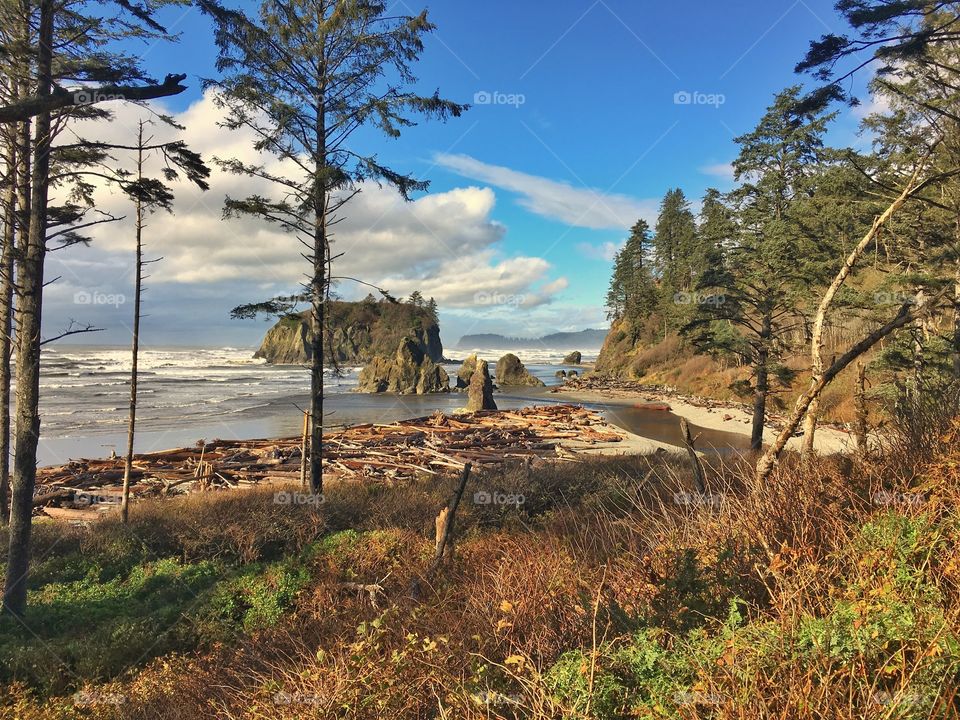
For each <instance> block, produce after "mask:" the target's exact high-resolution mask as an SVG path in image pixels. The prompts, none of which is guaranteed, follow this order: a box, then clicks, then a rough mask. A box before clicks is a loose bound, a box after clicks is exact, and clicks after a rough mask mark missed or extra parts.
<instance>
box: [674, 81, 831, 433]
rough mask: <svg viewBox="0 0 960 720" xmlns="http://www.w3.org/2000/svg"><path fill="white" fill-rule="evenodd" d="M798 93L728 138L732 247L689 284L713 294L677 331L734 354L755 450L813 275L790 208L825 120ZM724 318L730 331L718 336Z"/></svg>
mask: <svg viewBox="0 0 960 720" xmlns="http://www.w3.org/2000/svg"><path fill="white" fill-rule="evenodd" d="M799 97H800V96H799V88H798V87H791V88H788V89H786V90H784V91H783V92H781V93H779V94H778V95H777V96H776V97H775V99H774V102H773V104H772V105H771V106H770V107H769V108H767V111H766V113H765V114H764V116H763V117H762V118H761V120H760V122H759V124H758V125H757V127H756V129H754V130H753V131H752V132H750V133H747V134H746V135H743V136H741V137H739V138H737V139H736V142H737V143H738V144H739V145H740V154H739V155H738V157H737V159H736V161H735V162H734V173H735V178H736V180H737V181H738V182H740V186H739V187H738V188H737V189H736V190H734V191H733V192H732V193H731V196H730V197H731V200H732V201H733V204H734V207H735V210H736V220H737V235H736V243H735V245H734V246H732V247H731V248H730V250H729V252H728V253H727V260H726V263H724V264H723V265H722V266H720V267H711V268H709V269H708V270H707V272H705V273H704V275H703V278H702V279H701V281H700V283H699V287H700V288H702V289H705V290H710V291H712V292H713V294H712V295H711V296H709V298H708V299H709V301H707V302H701V303H698V304H697V306H696V314H695V316H694V318H693V319H692V320H691V321H690V322H689V323H688V324H687V325H685V326H684V328H683V332H684V334H686V335H688V336H690V337H692V339H693V342H694V345H695V346H696V347H697V348H698V349H699V350H701V351H706V352H726V353H732V354H735V355H739V356H740V357H741V358H742V359H743V361H744V363H745V364H747V365H749V366H750V367H751V370H752V378H751V380H750V381H747V382H743V383H739V384H738V385H737V386H736V387H735V389H737V390H738V391H739V392H741V393H742V394H744V395H747V394H749V395H752V397H753V427H752V431H751V440H750V444H751V447H752V448H753V449H754V450H759V449H760V448H761V446H762V444H763V428H764V421H765V418H766V410H767V399H768V396H769V395H770V393H771V392H774V391H775V390H776V387H775V386H774V384H773V381H776V383H777V384H778V385H779V386H780V387H788V386H789V384H790V383H791V382H792V380H793V376H794V373H793V372H792V371H791V370H790V369H789V368H788V367H787V366H786V365H785V364H784V363H783V357H784V353H785V351H786V349H787V342H786V338H787V336H788V335H789V333H790V332H791V331H792V330H793V329H795V328H796V327H798V326H802V325H803V318H802V316H801V315H800V311H801V310H802V308H803V306H804V298H805V296H806V294H807V293H808V291H809V286H810V284H811V283H812V282H814V281H816V280H817V278H818V277H819V275H818V270H819V266H818V263H817V258H818V257H819V256H820V255H821V253H820V252H819V249H818V247H817V245H816V243H815V242H813V239H812V238H810V237H807V236H805V235H804V234H803V233H802V232H801V231H802V225H801V224H800V223H799V222H798V221H797V219H796V217H795V209H796V203H797V202H798V200H799V199H800V198H802V197H803V196H804V195H805V194H806V193H807V192H809V191H811V190H812V188H813V186H814V180H815V178H816V177H817V174H818V173H820V172H821V171H822V164H823V163H824V162H825V161H826V159H827V154H826V153H825V152H824V148H823V141H822V136H823V133H824V132H825V130H826V125H827V122H828V121H829V119H830V116H828V115H825V114H824V113H823V112H822V111H820V110H812V111H811V110H808V109H805V108H803V107H802V105H801V104H800V103H799V102H798V101H799ZM718 320H719V321H725V322H726V325H727V326H732V327H733V328H735V329H736V332H735V333H730V332H721V331H720V330H721V328H723V325H724V323H719V324H718V323H717V322H716V321H718Z"/></svg>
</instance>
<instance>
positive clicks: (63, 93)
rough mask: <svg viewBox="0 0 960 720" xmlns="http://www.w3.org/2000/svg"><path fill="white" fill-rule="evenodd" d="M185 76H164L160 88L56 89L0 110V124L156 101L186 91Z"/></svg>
mask: <svg viewBox="0 0 960 720" xmlns="http://www.w3.org/2000/svg"><path fill="white" fill-rule="evenodd" d="M186 77H187V76H186V75H167V77H166V78H164V81H163V83H161V84H159V85H141V86H137V87H131V86H129V85H101V86H99V87H95V88H77V89H76V90H74V91H72V92H71V91H69V90H63V89H61V88H57V89H56V90H55V91H51V92H49V93H39V92H38V93H37V95H35V96H34V97H28V98H24V99H22V100H19V101H17V102H14V103H11V104H10V105H4V106H2V107H0V123H12V122H22V121H24V120H29V119H30V118H32V117H37V116H39V115H43V114H45V113H46V114H50V113H52V112H54V111H56V110H62V109H63V108H67V107H78V106H83V105H95V104H97V103H102V102H108V101H110V100H129V101H140V100H156V99H157V98H162V97H170V96H171V95H179V94H180V93H182V92H184V91H185V90H186V89H187V86H186V85H182V84H181V82H182V81H183V80H185V79H186Z"/></svg>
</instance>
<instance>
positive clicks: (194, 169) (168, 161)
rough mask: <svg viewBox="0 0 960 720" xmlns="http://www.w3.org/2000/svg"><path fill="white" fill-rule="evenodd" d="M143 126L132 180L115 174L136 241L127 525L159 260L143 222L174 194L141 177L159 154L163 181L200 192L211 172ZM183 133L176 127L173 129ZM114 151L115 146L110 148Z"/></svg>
mask: <svg viewBox="0 0 960 720" xmlns="http://www.w3.org/2000/svg"><path fill="white" fill-rule="evenodd" d="M166 122H167V123H168V124H171V125H173V123H172V121H170V120H169V119H166ZM144 125H145V122H144V121H143V120H141V121H140V123H139V125H138V128H137V144H136V146H135V148H130V149H135V150H136V153H137V159H136V170H135V172H134V174H133V176H132V179H128V173H126V172H123V171H121V172H120V173H118V175H119V178H118V180H119V182H120V186H121V189H122V190H123V192H124V193H125V194H126V195H127V197H129V198H130V199H131V201H133V205H134V210H135V218H134V237H135V241H136V245H135V251H134V252H135V254H134V290H133V330H132V335H133V337H132V339H131V350H130V356H131V364H130V412H129V415H128V420H127V452H126V455H125V457H124V464H123V493H122V496H121V500H120V518H121V520H122V521H123V522H127V519H128V517H129V512H130V475H131V473H132V471H133V446H134V439H135V436H136V426H137V380H138V372H137V370H138V364H139V359H140V318H141V310H140V308H141V300H142V297H143V281H144V279H145V278H144V274H143V269H144V266H145V265H147V264H150V263H154V262H158V260H159V258H156V259H154V260H144V258H143V230H144V227H145V224H144V220H145V217H146V215H147V214H148V213H152V212H154V211H156V210H166V211H168V212H170V211H172V206H173V193H172V192H171V190H170V188H169V187H167V186H166V185H165V184H164V183H163V182H162V181H161V180H157V179H155V178H148V177H146V175H145V174H144V171H145V165H146V162H147V160H148V158H149V156H150V155H151V154H153V153H159V154H160V155H162V157H163V159H164V168H163V176H164V179H165V180H168V181H171V180H175V179H177V178H178V177H179V174H178V172H177V171H178V170H179V171H181V172H183V173H184V174H185V175H186V177H187V179H188V180H190V181H191V182H193V183H194V184H195V185H197V187H199V188H200V189H201V190H207V189H208V188H209V185H208V184H207V178H208V177H210V169H209V168H208V167H207V166H206V165H204V164H203V161H202V160H201V159H200V156H199V155H197V154H196V153H194V152H193V151H191V150H189V149H188V148H187V147H186V145H185V144H184V143H183V142H180V141H172V142H165V143H153V140H152V138H146V139H145V138H144V136H143V128H144ZM174 127H177V128H178V129H182V128H181V127H180V126H178V125H174ZM112 147H113V148H114V149H116V148H117V146H112Z"/></svg>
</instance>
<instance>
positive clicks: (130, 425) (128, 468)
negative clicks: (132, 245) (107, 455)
mask: <svg viewBox="0 0 960 720" xmlns="http://www.w3.org/2000/svg"><path fill="white" fill-rule="evenodd" d="M137 181H138V182H142V181H143V121H142V120H141V121H140V128H139V131H138V133H137ZM136 207H137V217H136V242H137V249H136V255H137V257H136V267H135V271H136V279H135V280H134V289H133V344H132V347H131V349H130V357H131V365H130V416H129V420H128V422H127V454H126V457H125V458H124V462H123V494H122V497H121V500H120V520H121V521H122V522H124V523H125V522H127V520H128V519H129V517H130V475H131V473H132V472H133V445H134V439H135V436H136V428H137V368H138V363H139V360H140V299H141V295H142V294H143V200H142V198H141V197H140V196H139V195H138V196H137V200H136Z"/></svg>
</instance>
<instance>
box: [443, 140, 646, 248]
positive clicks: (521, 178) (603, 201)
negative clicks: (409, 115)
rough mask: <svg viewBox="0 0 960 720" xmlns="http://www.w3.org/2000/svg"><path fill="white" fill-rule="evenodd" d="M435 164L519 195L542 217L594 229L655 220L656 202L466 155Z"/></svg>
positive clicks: (448, 156) (622, 227)
mask: <svg viewBox="0 0 960 720" xmlns="http://www.w3.org/2000/svg"><path fill="white" fill-rule="evenodd" d="M434 159H435V161H436V163H437V164H438V165H440V166H441V167H444V168H446V169H448V170H450V171H452V172H454V173H456V174H458V175H461V176H462V177H465V178H469V179H471V180H478V181H480V182H485V183H489V184H491V185H493V186H495V187H498V188H501V189H503V190H509V191H510V192H515V193H517V194H518V195H519V196H520V199H519V201H518V202H519V203H520V205H521V206H523V207H524V208H526V209H527V210H529V211H531V212H533V213H536V214H537V215H540V216H542V217H546V218H550V219H551V220H559V221H560V222H563V223H566V224H568V225H573V226H576V227H583V228H591V229H594V230H605V229H612V230H622V229H625V228H629V227H630V226H631V225H633V224H634V223H635V222H636V221H637V218H644V219H645V220H647V221H648V222H651V221H653V220H655V219H656V216H657V205H658V202H657V201H656V200H638V199H636V198H632V197H629V196H627V195H621V194H617V193H607V192H603V191H601V190H596V189H593V188H579V187H574V186H573V185H570V184H569V183H564V182H558V181H556V180H551V179H549V178H545V177H540V176H537V175H529V174H527V173H523V172H520V171H518V170H513V169H511V168H507V167H503V166H501V165H491V164H489V163H485V162H482V161H480V160H477V159H476V158H472V157H470V156H469V155H455V154H450V153H440V154H438V155H436V157H435V158H434Z"/></svg>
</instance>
